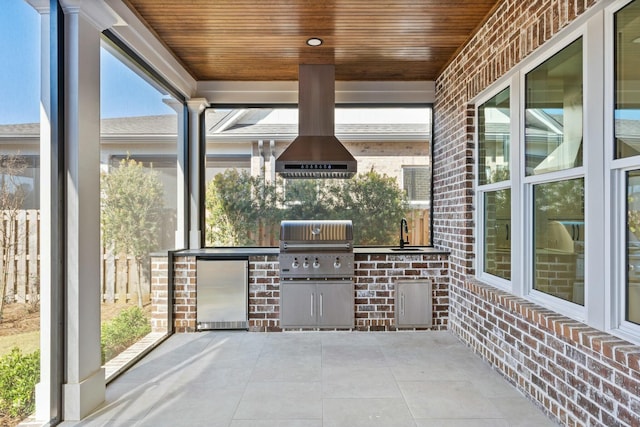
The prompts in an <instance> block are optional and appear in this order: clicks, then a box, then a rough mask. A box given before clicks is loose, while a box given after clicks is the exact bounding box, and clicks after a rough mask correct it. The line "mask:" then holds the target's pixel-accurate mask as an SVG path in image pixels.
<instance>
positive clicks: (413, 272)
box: [151, 248, 449, 332]
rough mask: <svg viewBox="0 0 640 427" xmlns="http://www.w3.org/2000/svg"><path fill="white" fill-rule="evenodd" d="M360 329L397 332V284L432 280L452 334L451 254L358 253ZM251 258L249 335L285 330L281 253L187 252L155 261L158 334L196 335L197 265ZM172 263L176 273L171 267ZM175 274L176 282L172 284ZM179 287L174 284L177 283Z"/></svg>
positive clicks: (438, 315) (435, 301)
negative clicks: (206, 261) (169, 310)
mask: <svg viewBox="0 0 640 427" xmlns="http://www.w3.org/2000/svg"><path fill="white" fill-rule="evenodd" d="M354 254H355V277H354V318H355V322H354V327H353V329H354V330H358V331H393V330H396V329H398V327H397V325H396V321H395V317H396V283H397V282H398V281H407V280H409V281H410V280H423V281H431V286H432V291H431V293H432V298H431V300H432V307H431V308H432V316H433V318H432V326H431V327H430V329H433V330H445V329H447V320H448V309H449V289H448V287H449V255H448V253H446V252H443V251H439V250H436V249H432V248H422V249H421V250H420V251H419V252H409V251H407V252H397V251H391V249H390V248H355V249H354ZM231 257H233V258H238V257H245V258H246V259H248V261H249V289H248V292H249V295H248V307H249V312H248V317H249V331H252V332H277V331H281V330H282V328H281V327H280V279H279V264H278V248H211V249H200V250H184V251H176V252H172V253H171V254H170V256H169V255H159V254H156V255H154V256H152V257H151V299H152V329H153V331H166V330H167V329H168V328H169V325H168V322H172V323H173V327H174V328H175V332H195V331H197V330H198V329H197V323H196V316H197V312H196V302H197V297H198V296H197V289H196V260H197V259H198V258H206V259H228V258H231ZM169 259H171V260H172V268H171V269H170V268H169ZM169 271H172V279H173V280H172V281H170V280H169ZM171 282H173V283H171ZM171 286H172V287H173V291H172V294H173V295H172V299H173V303H172V304H171V306H172V307H173V313H172V320H167V319H168V318H169V317H168V316H167V312H166V307H167V298H168V297H169V288H170V287H171Z"/></svg>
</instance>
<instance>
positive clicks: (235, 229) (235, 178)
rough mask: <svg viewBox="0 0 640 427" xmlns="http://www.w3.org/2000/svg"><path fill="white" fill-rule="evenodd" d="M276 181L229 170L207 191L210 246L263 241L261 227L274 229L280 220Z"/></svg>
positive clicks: (207, 229) (269, 229)
mask: <svg viewBox="0 0 640 427" xmlns="http://www.w3.org/2000/svg"><path fill="white" fill-rule="evenodd" d="M278 197H279V196H278V191H277V189H276V186H275V184H271V183H267V182H265V181H264V180H263V179H261V178H260V177H253V176H251V175H249V173H247V172H246V171H241V172H240V171H238V170H236V169H227V170H226V171H225V172H224V173H220V174H218V175H216V176H215V178H214V179H213V180H212V181H210V182H209V183H208V185H207V190H206V201H205V208H206V221H205V222H206V231H207V233H206V234H207V245H210V246H248V245H255V244H257V243H259V242H260V241H261V234H262V233H260V231H259V230H260V229H261V228H262V229H264V230H267V231H265V232H270V231H271V229H272V228H273V227H271V225H272V224H274V223H276V222H278V221H279V219H278V218H279V216H278V215H279V213H278V211H277V206H278V204H279V198H278Z"/></svg>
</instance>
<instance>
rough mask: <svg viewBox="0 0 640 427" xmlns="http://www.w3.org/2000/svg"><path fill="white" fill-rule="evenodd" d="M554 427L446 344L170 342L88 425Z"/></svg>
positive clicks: (245, 339) (314, 336)
mask: <svg viewBox="0 0 640 427" xmlns="http://www.w3.org/2000/svg"><path fill="white" fill-rule="evenodd" d="M553 425H556V424H555V423H553V422H552V421H550V420H549V419H548V418H547V417H546V416H545V415H544V414H543V413H542V412H541V411H540V410H539V409H538V408H537V407H536V406H535V405H534V404H533V403H532V402H530V401H528V400H527V399H526V398H525V397H524V396H522V395H521V394H520V392H519V391H518V390H516V388H514V387H513V386H512V385H511V384H509V383H508V382H507V381H506V380H505V379H504V378H503V377H501V376H500V375H499V374H498V373H497V372H495V371H494V370H493V369H491V368H490V367H489V365H488V364H486V363H485V361H483V360H482V359H480V358H479V357H478V356H477V355H474V354H473V352H471V350H469V349H468V348H467V347H466V346H465V345H463V344H462V343H460V342H458V340H457V338H456V337H455V336H453V334H451V333H449V332H446V331H440V332H436V331H421V332H404V331H402V332H380V333H362V332H344V331H340V332H335V331H334V332H328V331H327V332H324V331H322V332H320V331H307V332H299V331H298V332H284V333H247V332H238V331H208V332H199V333H193V334H177V335H174V336H172V337H170V338H169V339H167V340H166V341H165V342H163V343H162V344H161V345H160V346H158V348H156V349H154V350H153V351H152V352H151V354H150V355H149V356H147V357H145V358H144V359H143V360H142V361H140V362H139V363H137V364H136V365H135V366H134V367H133V368H132V369H130V370H129V371H127V372H125V373H124V374H123V375H121V376H120V377H119V378H117V379H116V380H114V381H112V382H111V383H110V384H109V385H108V387H107V394H106V401H105V403H104V404H103V405H101V407H100V408H98V409H97V410H96V411H95V412H94V413H93V414H92V415H91V416H89V417H87V418H86V419H85V420H83V421H82V422H79V423H78V422H75V423H74V422H65V423H63V426H65V427H68V426H85V427H106V426H110V427H133V426H135V427H145V426H153V427H158V426H159V427H164V426H167V427H169V426H171V427H174V426H177V427H182V426H188V427H198V426H206V427H218V426H220V427H342V426H344V427H358V426H366V427H376V426H384V427H404V426H415V427H424V426H429V427H487V426H491V427H505V426H509V427H542V426H553Z"/></svg>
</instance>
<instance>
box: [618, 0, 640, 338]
mask: <svg viewBox="0 0 640 427" xmlns="http://www.w3.org/2000/svg"><path fill="white" fill-rule="evenodd" d="M638 21H640V1H638V0H636V1H631V2H629V3H627V4H626V5H624V7H622V8H620V9H619V10H617V11H616V12H615V13H614V14H613V33H614V37H613V126H612V130H613V132H612V133H613V157H614V160H613V162H612V165H613V171H612V172H613V174H612V175H613V176H614V177H615V179H614V188H615V190H614V194H616V195H618V196H619V197H617V199H618V200H619V202H620V203H619V210H618V216H617V218H620V221H619V224H620V227H618V229H617V237H618V243H619V244H618V246H617V248H618V250H615V251H614V254H616V262H615V263H614V265H615V266H616V267H618V270H617V273H618V274H617V275H616V274H614V278H615V279H616V283H617V284H618V286H617V288H616V292H615V293H614V295H618V298H617V299H616V300H617V301H616V303H617V308H618V310H617V313H616V314H617V316H615V317H616V324H615V325H614V327H615V326H619V327H622V329H625V330H627V331H631V332H632V333H634V334H636V335H637V333H638V332H637V328H638V325H640V91H639V89H640V65H639V64H640V63H639V62H638V58H640V39H639V38H638Z"/></svg>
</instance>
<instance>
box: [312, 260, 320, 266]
mask: <svg viewBox="0 0 640 427" xmlns="http://www.w3.org/2000/svg"><path fill="white" fill-rule="evenodd" d="M313 268H320V263H319V262H318V258H316V259H315V261H313Z"/></svg>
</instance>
